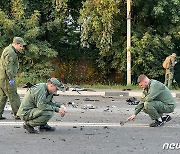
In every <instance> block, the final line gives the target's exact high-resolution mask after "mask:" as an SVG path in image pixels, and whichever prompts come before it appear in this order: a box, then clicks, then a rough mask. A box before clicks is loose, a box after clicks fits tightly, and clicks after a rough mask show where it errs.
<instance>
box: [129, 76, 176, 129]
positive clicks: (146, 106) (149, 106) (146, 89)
mask: <svg viewBox="0 0 180 154" xmlns="http://www.w3.org/2000/svg"><path fill="white" fill-rule="evenodd" d="M137 82H138V84H139V86H140V87H141V88H143V96H142V98H141V101H140V102H139V104H138V106H137V107H136V108H135V113H134V114H133V115H131V116H130V117H129V118H128V119H127V120H134V119H135V118H136V115H137V114H138V113H139V112H140V111H141V110H142V109H143V110H144V112H145V113H147V114H148V115H149V116H150V118H151V119H152V120H155V121H154V122H153V123H151V124H150V125H149V126H150V127H158V126H162V125H163V124H164V123H165V122H168V121H170V120H171V119H172V118H171V117H170V116H169V115H166V116H163V113H171V112H173V111H174V109H175V107H176V102H175V100H174V98H173V96H172V94H171V92H170V90H169V89H168V88H167V87H166V86H165V85H164V84H163V83H161V82H159V81H156V80H152V79H151V80H150V79H149V78H148V77H147V76H146V75H144V74H142V75H140V76H139V77H138V80H137Z"/></svg>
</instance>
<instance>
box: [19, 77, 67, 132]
mask: <svg viewBox="0 0 180 154" xmlns="http://www.w3.org/2000/svg"><path fill="white" fill-rule="evenodd" d="M61 85H62V84H61V83H60V82H59V81H58V80H57V79H56V78H51V79H49V80H48V81H47V83H40V84H38V85H35V86H33V87H32V88H31V89H29V90H28V92H27V93H26V95H25V97H24V98H23V100H22V103H21V105H20V107H19V110H18V113H17V115H18V116H19V117H20V118H21V119H22V120H24V121H25V123H24V124H23V128H24V129H26V130H27V131H28V132H29V133H37V131H36V130H35V129H34V127H35V126H39V131H54V130H55V128H54V127H51V126H49V125H48V124H47V122H48V121H49V120H50V119H51V118H52V116H53V113H54V112H57V113H60V114H61V116H64V114H65V110H64V108H60V104H57V103H56V102H55V101H54V99H53V94H54V93H56V92H57V90H58V89H60V87H61Z"/></svg>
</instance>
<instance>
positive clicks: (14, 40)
mask: <svg viewBox="0 0 180 154" xmlns="http://www.w3.org/2000/svg"><path fill="white" fill-rule="evenodd" d="M13 43H19V44H21V45H26V43H25V42H24V40H23V39H22V38H21V37H14V38H13Z"/></svg>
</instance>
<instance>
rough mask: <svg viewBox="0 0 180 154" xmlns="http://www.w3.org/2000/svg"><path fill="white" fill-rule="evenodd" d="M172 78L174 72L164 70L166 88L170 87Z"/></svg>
mask: <svg viewBox="0 0 180 154" xmlns="http://www.w3.org/2000/svg"><path fill="white" fill-rule="evenodd" d="M173 78H174V72H170V71H168V70H166V74H165V82H164V84H165V86H167V87H168V88H172V82H173Z"/></svg>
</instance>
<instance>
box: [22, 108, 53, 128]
mask: <svg viewBox="0 0 180 154" xmlns="http://www.w3.org/2000/svg"><path fill="white" fill-rule="evenodd" d="M53 114H54V112H53V111H44V110H40V109H38V108H34V109H32V110H30V111H28V112H27V113H26V114H25V115H24V116H23V117H21V119H22V120H24V121H25V122H26V124H29V125H30V126H33V127H35V126H41V125H45V124H46V123H47V122H48V121H49V120H50V119H51V118H52V116H53Z"/></svg>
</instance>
